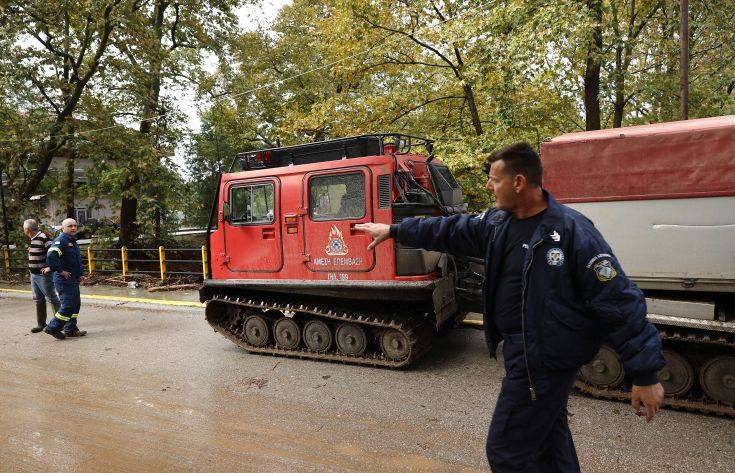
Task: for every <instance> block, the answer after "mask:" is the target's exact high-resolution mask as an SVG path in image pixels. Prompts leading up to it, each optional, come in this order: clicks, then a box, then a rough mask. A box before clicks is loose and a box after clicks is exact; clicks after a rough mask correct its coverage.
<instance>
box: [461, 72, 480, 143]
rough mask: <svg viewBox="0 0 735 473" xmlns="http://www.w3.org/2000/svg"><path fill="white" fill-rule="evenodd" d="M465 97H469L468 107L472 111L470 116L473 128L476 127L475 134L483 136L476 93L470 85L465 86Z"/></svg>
mask: <svg viewBox="0 0 735 473" xmlns="http://www.w3.org/2000/svg"><path fill="white" fill-rule="evenodd" d="M462 88H463V89H464V95H465V97H467V106H468V107H469V109H470V116H472V126H474V127H475V134H476V135H477V136H480V135H482V133H483V130H482V122H481V121H480V114H479V113H478V111H477V103H476V102H475V92H474V91H473V90H472V86H471V85H470V84H463V85H462Z"/></svg>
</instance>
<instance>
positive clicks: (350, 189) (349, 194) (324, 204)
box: [309, 172, 365, 220]
mask: <svg viewBox="0 0 735 473" xmlns="http://www.w3.org/2000/svg"><path fill="white" fill-rule="evenodd" d="M309 213H310V215H311V218H312V220H347V219H357V218H362V217H364V216H365V176H364V175H363V174H362V173H361V172H353V173H349V174H330V175H328V176H316V177H312V178H311V179H310V180H309Z"/></svg>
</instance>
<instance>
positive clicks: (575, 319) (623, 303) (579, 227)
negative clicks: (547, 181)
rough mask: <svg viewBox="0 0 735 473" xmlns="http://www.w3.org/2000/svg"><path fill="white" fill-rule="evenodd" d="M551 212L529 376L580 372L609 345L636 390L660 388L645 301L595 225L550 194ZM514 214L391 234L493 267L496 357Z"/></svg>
mask: <svg viewBox="0 0 735 473" xmlns="http://www.w3.org/2000/svg"><path fill="white" fill-rule="evenodd" d="M544 195H545V196H546V198H547V199H548V210H547V211H546V213H545V215H544V216H543V218H542V220H541V222H540V223H539V226H538V228H537V229H536V231H535V233H534V235H533V237H532V238H531V244H530V247H531V251H528V252H527V253H526V259H525V262H524V272H523V274H524V276H523V290H522V291H523V298H524V299H523V302H522V307H523V309H522V312H523V313H522V314H521V315H522V323H523V336H524V339H525V342H524V343H525V350H526V357H527V361H528V367H529V374H530V373H532V372H534V371H560V370H575V369H578V368H579V367H581V366H582V365H584V364H586V363H589V362H590V361H592V359H593V358H594V356H595V354H596V353H597V351H598V350H599V349H600V346H601V344H602V343H603V342H605V343H608V344H610V345H611V346H612V347H613V348H614V349H615V350H616V351H617V353H618V356H619V357H620V359H621V361H622V362H623V366H624V368H625V371H626V374H627V375H628V376H631V377H632V378H633V382H634V384H636V385H638V386H647V385H651V384H655V383H656V382H657V371H658V370H660V369H661V368H663V366H664V365H665V361H664V358H663V355H662V353H661V340H660V338H659V333H658V331H657V330H656V328H655V327H654V326H653V324H651V323H650V322H649V321H648V319H647V318H646V302H645V298H644V296H643V293H642V292H641V291H640V289H638V287H637V286H636V285H635V284H634V283H633V282H632V281H630V280H629V279H628V278H627V277H626V275H625V273H624V272H623V270H622V268H621V267H620V264H619V263H618V260H617V259H616V258H615V256H614V255H613V253H612V250H611V249H610V246H609V245H608V244H607V242H605V240H604V239H603V237H602V235H600V232H598V231H597V229H596V228H595V226H594V225H593V223H592V222H591V221H590V220H589V219H588V218H586V217H585V216H584V215H582V214H581V213H579V212H577V211H575V210H573V209H570V208H569V207H567V206H565V205H562V204H559V203H558V202H556V200H554V198H553V197H552V196H551V195H550V194H548V192H546V191H544ZM509 216H510V214H509V213H508V212H505V211H502V210H495V209H492V210H489V211H487V212H485V213H484V214H481V215H479V216H472V215H453V216H451V217H432V218H425V219H420V218H409V219H405V220H404V221H403V222H401V224H400V225H395V226H392V227H391V236H394V237H397V238H398V240H399V241H400V242H401V243H403V244H404V245H409V246H414V247H419V248H426V249H429V250H436V251H442V252H447V253H451V254H455V255H466V256H474V257H478V258H480V257H481V258H484V260H485V285H484V291H483V294H484V309H485V310H484V314H483V322H484V327H485V336H486V340H487V343H488V347H489V349H490V353H491V354H492V355H493V356H495V352H496V350H497V346H498V343H500V340H501V339H502V335H501V334H500V333H499V332H498V330H497V328H496V327H495V324H494V322H493V313H492V310H493V308H492V301H493V300H494V298H495V289H496V287H497V283H498V276H499V273H500V270H501V264H502V263H501V261H500V260H501V258H499V257H498V258H496V257H494V255H500V254H501V253H502V248H503V244H504V241H505V237H506V231H507V228H508V221H509V218H508V217H509Z"/></svg>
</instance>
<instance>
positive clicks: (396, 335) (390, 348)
mask: <svg viewBox="0 0 735 473" xmlns="http://www.w3.org/2000/svg"><path fill="white" fill-rule="evenodd" d="M380 348H381V349H382V350H383V354H384V355H385V356H386V358H388V359H389V360H394V361H397V360H403V359H404V358H406V357H407V356H408V354H409V353H410V352H411V345H410V344H409V342H408V338H407V337H406V336H405V335H404V334H403V333H401V332H399V331H398V330H395V329H392V328H391V329H388V330H385V331H384V332H383V334H382V335H381V336H380Z"/></svg>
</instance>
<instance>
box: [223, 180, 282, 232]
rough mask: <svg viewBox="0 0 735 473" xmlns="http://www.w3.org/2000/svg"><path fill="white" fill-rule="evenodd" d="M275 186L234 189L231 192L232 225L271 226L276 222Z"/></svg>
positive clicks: (269, 184) (255, 185)
mask: <svg viewBox="0 0 735 473" xmlns="http://www.w3.org/2000/svg"><path fill="white" fill-rule="evenodd" d="M274 197H275V191H274V188H273V184H271V183H267V184H253V185H249V186H239V187H233V188H232V190H231V191H230V207H231V211H230V215H232V218H231V222H232V223H242V224H249V223H251V224H260V225H262V224H270V223H273V222H274V221H275V211H274V202H273V201H274Z"/></svg>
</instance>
